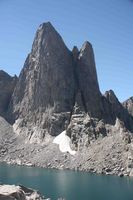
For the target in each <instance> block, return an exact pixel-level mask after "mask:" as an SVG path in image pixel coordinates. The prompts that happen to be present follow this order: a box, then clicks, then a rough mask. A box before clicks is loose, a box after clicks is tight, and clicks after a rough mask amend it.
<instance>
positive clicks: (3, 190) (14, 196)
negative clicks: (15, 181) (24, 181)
mask: <svg viewBox="0 0 133 200" xmlns="http://www.w3.org/2000/svg"><path fill="white" fill-rule="evenodd" d="M0 200H50V198H45V197H44V196H42V195H41V194H40V193H39V192H38V191H36V190H33V189H31V188H27V187H25V186H23V185H18V186H15V185H1V184H0ZM58 200H64V199H63V198H59V199H58Z"/></svg>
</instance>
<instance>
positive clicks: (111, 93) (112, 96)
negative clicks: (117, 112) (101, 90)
mask: <svg viewBox="0 0 133 200" xmlns="http://www.w3.org/2000/svg"><path fill="white" fill-rule="evenodd" d="M105 97H106V98H107V99H108V101H109V102H110V103H115V102H118V101H119V100H118V98H117V97H116V95H115V93H114V91H113V90H109V91H106V92H105Z"/></svg>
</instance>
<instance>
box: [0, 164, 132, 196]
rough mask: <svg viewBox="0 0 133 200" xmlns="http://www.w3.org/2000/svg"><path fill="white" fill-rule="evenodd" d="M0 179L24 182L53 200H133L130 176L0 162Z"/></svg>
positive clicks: (9, 181) (7, 182) (4, 181)
mask: <svg viewBox="0 0 133 200" xmlns="http://www.w3.org/2000/svg"><path fill="white" fill-rule="evenodd" d="M0 182H1V183H4V184H23V185H25V186H27V187H31V188H34V189H37V190H39V191H40V192H41V193H42V194H43V195H45V197H50V198H51V199H52V200H56V199H57V198H58V197H64V198H65V199H66V200H133V178H120V177H117V176H104V175H94V174H90V173H86V172H74V171H69V170H64V171H63V170H49V169H42V168H34V167H33V168H29V167H21V166H9V165H5V164H0Z"/></svg>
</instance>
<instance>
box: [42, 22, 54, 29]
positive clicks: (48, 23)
mask: <svg viewBox="0 0 133 200" xmlns="http://www.w3.org/2000/svg"><path fill="white" fill-rule="evenodd" d="M41 28H54V27H53V25H52V24H51V22H44V23H42V24H40V26H39V29H41Z"/></svg>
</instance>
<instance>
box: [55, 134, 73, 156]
mask: <svg viewBox="0 0 133 200" xmlns="http://www.w3.org/2000/svg"><path fill="white" fill-rule="evenodd" d="M70 142H71V139H70V138H69V137H68V136H67V135H66V131H63V132H62V133H60V134H59V135H58V136H56V137H55V138H54V140H53V143H55V144H58V145H59V149H60V151H61V152H63V153H64V152H69V153H70V154H71V155H75V154H76V151H73V150H72V149H71V147H70Z"/></svg>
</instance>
